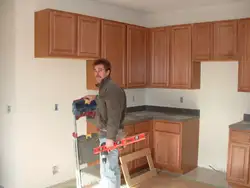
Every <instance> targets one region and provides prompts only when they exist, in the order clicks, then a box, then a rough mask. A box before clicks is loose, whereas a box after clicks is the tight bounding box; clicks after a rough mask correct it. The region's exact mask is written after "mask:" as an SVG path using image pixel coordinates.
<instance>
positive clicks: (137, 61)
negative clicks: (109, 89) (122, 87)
mask: <svg viewBox="0 0 250 188" xmlns="http://www.w3.org/2000/svg"><path fill="white" fill-rule="evenodd" d="M146 68H147V28H144V27H139V26H134V25H128V26H127V88H141V87H142V88H143V87H145V86H146V84H147V75H146V73H147V69H146Z"/></svg>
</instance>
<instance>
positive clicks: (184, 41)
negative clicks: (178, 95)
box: [170, 25, 192, 89]
mask: <svg viewBox="0 0 250 188" xmlns="http://www.w3.org/2000/svg"><path fill="white" fill-rule="evenodd" d="M191 44H192V43H191V25H182V26H174V27H173V28H172V32H171V61H170V88H178V89H184V88H191V71H192V59H191Z"/></svg>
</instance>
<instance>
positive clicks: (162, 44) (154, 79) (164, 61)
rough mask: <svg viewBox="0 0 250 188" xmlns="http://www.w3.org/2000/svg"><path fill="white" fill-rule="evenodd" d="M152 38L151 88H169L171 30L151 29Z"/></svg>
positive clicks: (164, 28)
mask: <svg viewBox="0 0 250 188" xmlns="http://www.w3.org/2000/svg"><path fill="white" fill-rule="evenodd" d="M150 38H151V48H150V51H151V62H150V67H149V69H150V70H151V71H149V72H150V87H167V86H168V85H169V58H170V48H169V46H170V40H169V39H170V28H168V27H162V28H154V29H151V31H150Z"/></svg>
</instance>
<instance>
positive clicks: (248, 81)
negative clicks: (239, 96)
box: [238, 19, 250, 91]
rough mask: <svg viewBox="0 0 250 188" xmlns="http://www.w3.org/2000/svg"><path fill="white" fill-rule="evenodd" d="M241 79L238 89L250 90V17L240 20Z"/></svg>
mask: <svg viewBox="0 0 250 188" xmlns="http://www.w3.org/2000/svg"><path fill="white" fill-rule="evenodd" d="M238 32H239V34H238V49H239V60H240V61H239V73H238V75H239V79H238V90H239V91H250V50H249V49H250V19H241V20H239V30H238Z"/></svg>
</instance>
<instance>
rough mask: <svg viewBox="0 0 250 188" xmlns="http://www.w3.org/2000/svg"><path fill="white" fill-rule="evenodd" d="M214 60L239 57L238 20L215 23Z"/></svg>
mask: <svg viewBox="0 0 250 188" xmlns="http://www.w3.org/2000/svg"><path fill="white" fill-rule="evenodd" d="M213 59H214V60H234V59H237V20H232V21H231V20H230V21H217V22H215V23H214V57H213Z"/></svg>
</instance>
